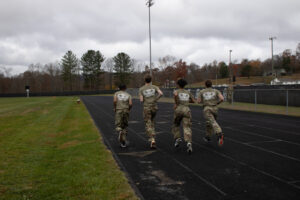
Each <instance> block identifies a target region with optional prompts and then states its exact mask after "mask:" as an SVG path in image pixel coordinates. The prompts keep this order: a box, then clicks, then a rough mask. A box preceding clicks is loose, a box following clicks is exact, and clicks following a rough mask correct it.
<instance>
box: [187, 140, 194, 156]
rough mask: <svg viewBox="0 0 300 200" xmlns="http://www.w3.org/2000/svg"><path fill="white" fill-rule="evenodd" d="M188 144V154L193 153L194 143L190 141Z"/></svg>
mask: <svg viewBox="0 0 300 200" xmlns="http://www.w3.org/2000/svg"><path fill="white" fill-rule="evenodd" d="M186 146H187V152H188V154H189V155H191V154H192V152H193V149H192V143H190V142H188V143H187V145H186Z"/></svg>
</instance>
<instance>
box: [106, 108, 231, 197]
mask: <svg viewBox="0 0 300 200" xmlns="http://www.w3.org/2000/svg"><path fill="white" fill-rule="evenodd" d="M101 111H102V113H104V114H105V115H107V116H109V117H110V118H112V119H114V117H113V116H111V115H110V114H108V113H107V112H105V111H104V110H101ZM128 130H131V132H133V133H135V135H137V136H138V137H139V138H141V139H142V140H144V141H147V142H148V140H147V139H146V138H144V137H142V136H141V135H139V134H138V133H137V132H136V131H135V130H133V129H132V128H128ZM156 149H157V150H159V151H161V152H162V153H164V154H165V155H167V156H168V157H170V158H171V160H173V161H174V162H176V163H177V164H178V165H180V166H181V167H182V168H184V169H185V170H187V171H188V172H190V173H192V174H193V175H194V176H196V177H197V178H198V179H200V180H201V181H202V182H204V183H205V184H207V185H208V186H210V187H211V188H213V189H215V190H216V191H218V192H219V193H220V194H221V195H223V196H226V195H227V194H226V193H225V192H223V191H222V190H221V189H219V188H218V187H217V186H215V185H214V184H212V183H211V182H209V181H208V180H206V179H205V178H203V177H202V176H200V175H199V174H197V173H196V172H195V171H193V170H192V169H190V168H189V167H188V166H186V165H184V164H183V163H181V162H180V161H179V160H177V159H176V158H174V157H172V156H170V155H169V154H168V153H167V152H165V151H163V150H162V149H160V148H156Z"/></svg>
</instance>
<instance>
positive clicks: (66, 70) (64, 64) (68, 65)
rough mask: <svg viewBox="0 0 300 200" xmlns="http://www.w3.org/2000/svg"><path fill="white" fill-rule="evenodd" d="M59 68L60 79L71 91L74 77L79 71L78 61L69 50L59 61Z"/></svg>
mask: <svg viewBox="0 0 300 200" xmlns="http://www.w3.org/2000/svg"><path fill="white" fill-rule="evenodd" d="M61 68H62V69H61V71H62V78H63V80H64V82H65V84H67V85H68V87H69V89H70V90H72V85H73V79H74V76H75V75H76V72H78V71H79V61H78V59H77V57H76V55H75V54H74V53H73V52H72V51H71V50H69V51H68V52H67V53H66V54H65V55H64V56H63V58H62V59H61Z"/></svg>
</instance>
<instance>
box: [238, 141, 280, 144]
mask: <svg viewBox="0 0 300 200" xmlns="http://www.w3.org/2000/svg"><path fill="white" fill-rule="evenodd" d="M272 142H282V140H269V141H256V142H244V143H245V144H262V143H272Z"/></svg>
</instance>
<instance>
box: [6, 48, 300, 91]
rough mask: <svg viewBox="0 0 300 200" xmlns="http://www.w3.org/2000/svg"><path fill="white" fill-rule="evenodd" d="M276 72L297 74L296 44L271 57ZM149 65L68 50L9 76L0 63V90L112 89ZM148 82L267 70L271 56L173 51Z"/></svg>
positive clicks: (136, 81) (135, 82)
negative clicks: (221, 57)
mask: <svg viewBox="0 0 300 200" xmlns="http://www.w3.org/2000/svg"><path fill="white" fill-rule="evenodd" d="M273 66H274V71H275V73H276V74H277V75H285V74H292V73H300V43H299V44H298V45H297V47H296V51H295V53H293V52H292V50H290V49H287V50H284V51H283V52H282V53H280V54H278V55H274V58H273ZM149 71H150V68H149V66H147V65H146V63H145V62H143V61H138V60H135V59H132V58H131V57H130V56H129V55H128V54H126V53H124V52H120V53H118V54H117V55H116V56H114V57H113V58H105V57H104V55H103V54H102V53H101V52H100V51H99V50H88V51H87V52H85V53H84V54H83V55H82V56H81V58H80V59H79V58H78V57H77V56H76V55H75V54H74V53H73V52H72V51H71V50H69V51H67V52H66V53H65V55H64V56H63V57H62V59H61V60H60V62H54V63H48V64H45V65H42V64H39V63H37V64H31V65H29V66H28V69H27V70H26V71H25V72H24V73H20V74H19V75H14V76H10V70H9V68H6V67H3V66H0V93H23V92H24V88H25V86H26V85H29V86H30V90H31V91H32V92H63V91H85V90H100V89H115V88H116V86H118V85H119V84H120V83H125V84H127V85H128V87H140V86H141V85H142V84H143V77H144V75H145V74H146V73H149ZM152 72H153V82H154V84H156V85H160V86H162V87H173V86H175V81H176V79H177V78H178V77H183V78H185V79H187V80H188V82H189V83H197V82H201V81H203V80H205V79H215V78H218V79H220V78H228V77H233V76H234V77H250V76H270V75H272V60H271V58H269V59H266V60H264V61H261V60H259V59H256V60H248V59H242V61H241V62H240V63H238V62H237V61H233V63H232V64H231V65H230V66H228V64H226V63H225V62H224V61H221V62H217V61H213V62H211V63H206V64H204V65H202V66H199V65H197V64H196V63H190V64H188V63H187V62H186V61H184V60H182V59H177V58H176V57H174V56H170V55H167V56H164V57H161V58H159V59H158V62H157V65H156V67H154V68H153V70H152Z"/></svg>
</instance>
